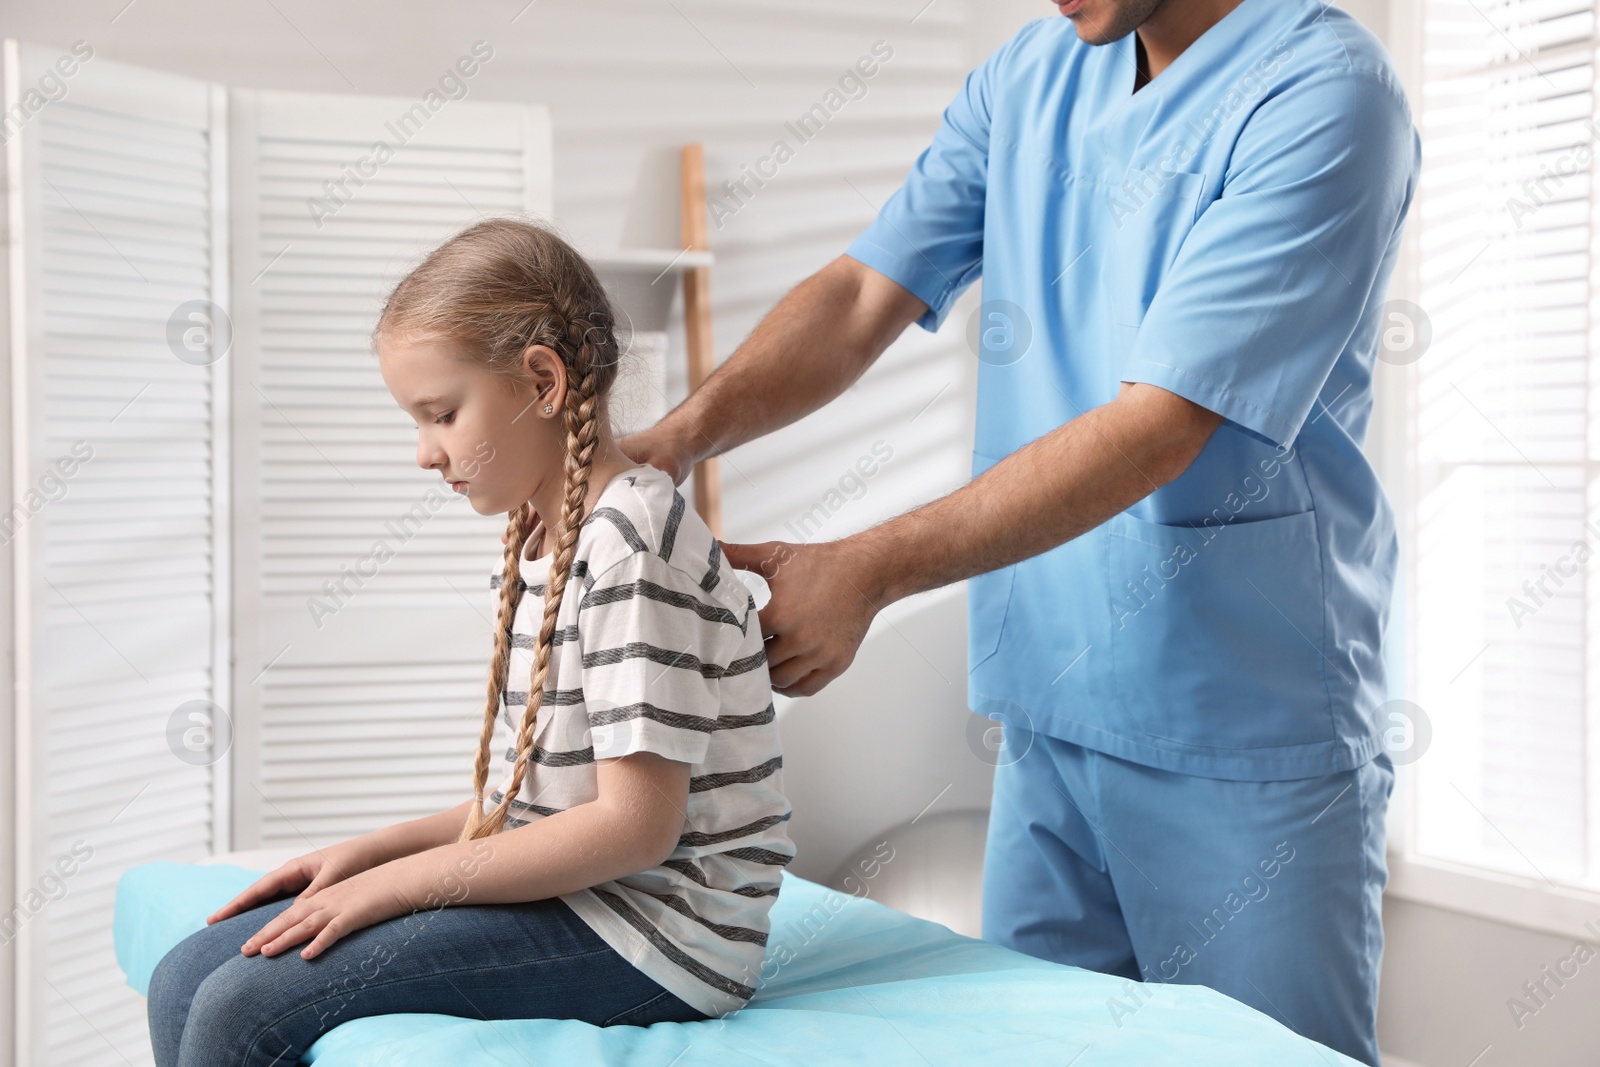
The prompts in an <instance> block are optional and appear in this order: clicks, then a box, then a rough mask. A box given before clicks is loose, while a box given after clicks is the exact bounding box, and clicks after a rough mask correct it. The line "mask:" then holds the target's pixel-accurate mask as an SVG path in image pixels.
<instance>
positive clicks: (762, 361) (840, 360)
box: [660, 256, 927, 461]
mask: <svg viewBox="0 0 1600 1067" xmlns="http://www.w3.org/2000/svg"><path fill="white" fill-rule="evenodd" d="M926 310H927V305H926V304H924V303H923V302H922V301H921V300H919V299H917V298H916V297H914V296H912V295H911V294H910V293H909V292H908V291H906V290H905V289H903V288H901V287H900V286H899V285H897V284H896V283H894V282H891V281H890V280H889V279H887V278H885V277H884V276H883V275H881V274H879V273H877V272H876V271H873V270H871V269H870V268H868V267H866V266H865V265H864V264H862V263H860V262H858V261H856V260H854V259H851V258H850V257H848V256H840V257H839V258H838V259H836V260H834V261H833V262H832V263H830V264H828V265H827V266H826V267H824V268H822V269H821V270H819V271H817V272H816V273H815V274H813V275H812V276H811V277H809V278H807V279H805V280H804V281H802V282H801V283H800V284H799V285H797V286H795V287H794V288H793V289H792V290H790V291H789V293H788V295H787V296H785V297H784V298H783V299H782V300H781V301H779V302H778V305H777V306H776V307H775V308H773V309H772V311H771V312H770V313H768V314H767V315H766V317H765V318H763V319H762V320H761V322H760V323H758V324H757V325H756V328H755V329H754V330H752V331H751V332H750V336H749V337H748V338H746V339H745V341H744V343H743V344H741V345H740V346H739V348H738V349H737V350H736V351H735V352H734V353H733V355H731V356H729V357H728V359H727V361H726V362H724V363H723V364H722V366H720V367H718V368H717V369H716V371H715V372H714V373H712V374H711V375H709V376H708V377H707V378H706V380H705V381H704V382H702V383H701V385H700V387H699V388H698V389H696V390H695V391H694V392H693V393H692V394H691V395H690V396H689V397H688V398H687V399H685V400H684V401H683V403H681V404H679V405H678V406H677V407H676V408H674V409H673V410H672V411H670V412H668V413H667V415H666V416H665V417H664V418H663V419H662V420H661V423H660V428H661V430H662V432H664V433H667V434H670V435H671V437H672V438H673V440H674V441H675V442H676V443H677V445H678V447H679V448H680V449H681V450H682V451H683V452H685V453H688V454H690V455H692V456H693V458H694V459H695V460H696V461H698V460H701V459H705V458H707V457H709V456H715V455H720V454H721V453H723V452H727V451H729V450H730V449H733V448H735V447H737V446H739V445H742V444H744V443H745V442H746V441H750V440H753V439H755V438H757V437H761V436H763V435H765V434H768V433H771V432H772V431H774V430H777V429H781V428H782V427H784V426H787V425H789V424H790V423H792V422H795V421H797V420H799V419H801V418H804V417H805V416H806V415H809V414H811V413H812V412H813V411H816V410H817V409H818V408H820V407H822V406H823V405H824V404H826V403H827V402H828V401H830V400H832V399H834V398H835V397H837V396H838V395H839V394H841V393H843V392H844V391H845V390H846V389H847V388H849V387H850V385H851V384H852V383H853V382H855V380H856V379H857V378H859V377H861V375H862V373H863V372H865V371H866V369H867V368H868V367H870V366H871V365H872V363H873V361H874V360H876V359H877V358H878V356H879V355H881V354H882V353H883V350H884V349H885V348H887V347H888V346H889V343H890V342H891V341H893V340H894V339H895V338H896V337H897V336H899V335H900V333H901V332H902V331H903V330H904V329H905V328H906V326H908V325H909V324H910V323H911V322H913V321H915V319H916V318H917V316H919V315H921V314H922V313H923V312H924V311H926Z"/></svg>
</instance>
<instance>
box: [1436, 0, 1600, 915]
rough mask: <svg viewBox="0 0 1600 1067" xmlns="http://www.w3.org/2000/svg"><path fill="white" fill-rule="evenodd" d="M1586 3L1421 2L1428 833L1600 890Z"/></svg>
mask: <svg viewBox="0 0 1600 1067" xmlns="http://www.w3.org/2000/svg"><path fill="white" fill-rule="evenodd" d="M1595 7H1596V5H1595V4H1594V3H1593V2H1590V0H1508V2H1502V3H1497V4H1481V3H1475V2H1473V0H1436V2H1432V3H1429V4H1427V5H1426V6H1425V8H1424V14H1423V36H1422V43H1423V56H1422V67H1421V102H1420V108H1419V113H1418V126H1419V129H1420V131H1421V134H1422V137H1423V143H1424V148H1423V174H1422V182H1421V187H1420V190H1419V196H1418V205H1417V208H1418V212H1417V214H1416V215H1414V216H1413V225H1415V226H1418V227H1419V231H1420V232H1419V235H1418V250H1419V254H1418V261H1417V262H1418V270H1419V289H1418V291H1419V294H1420V295H1419V299H1418V303H1419V305H1420V307H1421V308H1422V310H1423V312H1424V314H1425V315H1426V316H1427V317H1428V319H1429V322H1430V324H1431V327H1432V341H1431V344H1430V345H1429V347H1428V348H1427V349H1426V350H1425V351H1423V352H1421V353H1413V356H1412V357H1408V358H1415V364H1414V370H1413V371H1412V373H1413V374H1414V378H1413V379H1412V383H1411V384H1412V388H1411V390H1410V397H1411V400H1410V427H1411V431H1410V432H1411V441H1410V445H1411V448H1410V455H1411V461H1412V470H1411V472H1410V476H1411V484H1412V486H1413V490H1412V492H1411V494H1410V498H1409V501H1408V503H1409V505H1410V506H1409V512H1410V514H1409V515H1408V516H1407V519H1408V525H1409V529H1410V534H1411V537H1410V540H1411V546H1410V553H1409V557H1410V563H1409V567H1410V574H1409V578H1410V583H1411V588H1412V589H1413V590H1414V597H1413V599H1412V607H1411V615H1410V624H1411V630H1412V633H1413V635H1414V636H1413V648H1412V654H1413V657H1414V658H1413V665H1414V668H1415V680H1414V687H1413V692H1414V693H1415V695H1416V702H1417V704H1418V705H1419V706H1420V707H1421V708H1422V709H1423V713H1424V714H1425V715H1426V716H1427V718H1428V720H1429V721H1430V723H1431V724H1432V738H1431V740H1430V741H1429V744H1428V748H1427V749H1426V750H1425V751H1421V752H1418V753H1417V758H1416V759H1415V778H1414V783H1415V787H1416V794H1415V797H1416V823H1415V834H1416V837H1415V842H1414V847H1415V848H1416V850H1417V851H1418V852H1419V853H1421V854H1423V855H1427V856H1433V857H1438V858H1441V859H1447V860H1452V861H1458V862H1462V863H1467V864H1470V865H1474V866H1479V867H1488V868H1493V869H1497V870H1502V871H1507V872H1511V873H1515V874H1519V875H1523V876H1527V877H1530V878H1535V879H1539V880H1542V881H1549V882H1552V883H1567V884H1576V885H1586V886H1600V848H1597V843H1600V842H1597V833H1600V808H1597V799H1596V798H1597V796H1600V790H1597V788H1596V782H1597V772H1600V746H1597V739H1600V731H1597V730H1596V718H1595V715H1594V713H1593V711H1592V710H1591V709H1592V708H1593V707H1595V706H1596V702H1595V699H1594V698H1595V697H1596V696H1600V693H1596V692H1595V691H1594V690H1595V686H1596V680H1597V678H1600V674H1597V672H1596V671H1595V670H1594V669H1592V666H1591V665H1592V664H1593V663H1594V662H1595V659H1596V656H1597V654H1600V627H1597V626H1596V625H1595V621H1596V619H1595V612H1596V605H1597V604H1600V595H1597V594H1600V584H1597V576H1600V510H1597V508H1596V500H1597V496H1596V489H1595V486H1594V482H1595V476H1596V473H1597V471H1600V467H1597V465H1596V450H1597V445H1600V420H1597V419H1596V417H1595V414H1596V408H1597V405H1600V390H1597V389H1596V388H1595V382H1594V379H1595V373H1594V369H1593V367H1594V359H1595V355H1594V353H1595V351H1596V340H1597V338H1596V336H1595V321H1594V320H1595V313H1594V312H1595V300H1596V292H1595V286H1596V281H1597V275H1596V261H1595V251H1596V248H1595V237H1596V227H1595V221H1596V219H1595V214H1596V197H1595V185H1594V180H1593V173H1594V156H1595V154H1596V153H1597V151H1600V123H1597V117H1596V111H1595V59H1596V44H1597V42H1596V37H1595Z"/></svg>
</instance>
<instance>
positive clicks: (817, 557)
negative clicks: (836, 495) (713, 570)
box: [718, 538, 885, 697]
mask: <svg viewBox="0 0 1600 1067" xmlns="http://www.w3.org/2000/svg"><path fill="white" fill-rule="evenodd" d="M718 544H720V545H721V546H722V552H723V554H724V555H725V556H727V557H728V562H729V563H731V564H732V565H733V566H735V567H738V568H740V569H741V570H749V571H755V572H756V573H757V574H759V575H761V577H762V578H764V579H766V582H767V585H768V586H769V587H770V588H771V589H772V599H771V600H769V601H768V602H767V606H766V607H764V608H762V609H761V610H760V611H759V612H757V615H758V616H759V618H760V620H761V632H762V634H763V636H765V637H766V638H767V646H766V648H767V670H768V672H769V673H770V674H771V676H772V688H773V690H774V691H775V692H779V693H782V694H783V695H784V696H791V697H794V696H806V697H808V696H811V695H813V694H815V693H817V692H818V691H819V690H821V689H822V688H823V687H824V686H826V685H827V684H828V683H829V682H831V681H833V680H834V679H835V678H837V677H839V675H841V674H843V673H844V672H845V669H846V668H847V667H849V666H850V664H851V663H852V662H853V661H854V660H855V658H856V650H857V649H859V648H860V647H861V642H862V639H863V638H865V637H866V636H867V628H868V627H869V626H871V625H872V619H873V616H875V615H877V614H878V612H879V611H881V610H882V609H883V608H884V607H885V604H883V603H879V602H878V601H877V600H876V599H875V595H874V587H873V585H872V583H871V582H870V581H869V579H868V577H867V575H866V573H865V567H864V563H865V561H864V559H863V558H862V557H861V556H860V554H859V553H858V552H857V550H856V548H855V546H854V545H853V544H851V542H850V540H849V539H848V538H847V539H845V540H842V541H824V542H821V543H818V544H809V545H797V544H789V543H788V542H785V541H764V542H762V543H760V544H753V545H741V544H729V543H726V542H721V541H719V542H718Z"/></svg>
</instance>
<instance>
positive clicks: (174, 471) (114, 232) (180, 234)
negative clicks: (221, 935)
mask: <svg viewBox="0 0 1600 1067" xmlns="http://www.w3.org/2000/svg"><path fill="white" fill-rule="evenodd" d="M5 67H6V86H7V93H6V97H7V98H6V107H7V121H8V126H7V130H6V133H7V140H6V162H7V188H6V193H7V208H8V219H9V224H10V225H9V233H8V238H9V246H10V257H9V267H10V270H9V286H8V288H9V301H8V303H9V316H10V320H11V327H12V328H11V330H10V333H9V340H10V344H9V359H10V365H11V371H12V373H11V376H10V378H11V387H12V392H11V397H10V411H9V416H10V447H11V452H12V468H11V478H12V487H11V488H12V492H11V496H10V503H11V508H10V511H9V513H8V514H7V515H6V516H5V517H4V524H5V528H4V532H3V535H0V536H3V537H4V538H5V539H6V540H7V541H8V542H9V545H10V548H11V552H10V554H9V558H10V561H11V564H12V582H11V586H12V590H13V596H14V609H13V610H14V620H15V630H14V635H13V638H14V642H15V653H16V654H15V670H16V687H15V706H14V708H13V709H12V711H13V717H14V720H13V721H14V740H15V749H14V752H13V766H14V770H15V796H16V798H17V810H16V813H15V814H16V847H15V855H16V864H15V872H14V878H13V881H12V886H11V887H10V888H11V890H12V893H11V899H10V900H9V901H8V902H7V903H8V904H9V905H10V908H9V910H8V915H7V918H6V923H7V934H8V936H14V945H15V951H16V956H15V960H16V971H15V974H16V977H17V982H16V988H15V990H14V996H15V1001H14V1003H15V1013H16V1014H15V1024H16V1030H15V1039H14V1040H15V1043H14V1050H13V1052H14V1056H15V1058H16V1062H17V1063H19V1064H50V1065H66V1064H99V1063H121V1062H125V1061H129V1060H137V1059H140V1058H144V1057H147V1055H148V1034H147V1031H146V1024H145V1018H144V1009H143V1004H142V1002H141V1001H140V1000H139V998H138V997H137V996H135V995H134V994H133V993H132V991H130V990H129V989H128V988H127V987H126V986H125V985H124V984H123V982H122V977H121V974H120V972H119V971H118V969H117V966H116V962H115V959H114V957H113V954H112V944H111V933H110V922H111V914H112V907H111V905H112V894H113V891H114V886H115V880H116V878H117V876H118V874H119V873H120V872H121V871H122V870H123V869H125V868H126V867H127V866H128V865H129V864H131V863H137V862H142V861H144V860H149V859H157V858H161V859H193V858H197V857H200V856H203V855H206V854H207V853H209V852H210V851H211V850H212V848H213V846H214V844H215V842H214V839H213V835H214V829H213V827H214V818H213V812H214V807H213V805H214V802H215V800H216V792H215V791H216V790H217V789H218V788H219V787H220V786H221V785H222V784H223V782H224V779H223V778H222V777H221V773H220V770H219V769H220V768H221V767H224V766H225V764H220V763H218V762H217V761H216V759H215V755H217V754H218V753H214V752H213V750H212V748H211V745H210V741H211V735H210V732H209V730H210V723H209V721H208V719H207V709H208V708H209V707H210V706H211V705H212V704H215V703H221V702H224V701H225V700H226V695H225V694H226V691H227V675H226V671H227V659H228V657H227V644H226V642H227V619H226V615H227V610H228V605H227V601H226V595H225V589H224V588H223V587H222V585H221V583H220V582H219V576H220V575H222V574H223V573H225V569H226V555H227V542H226V534H227V529H226V514H225V509H226V503H227V486H226V473H227V472H226V463H225V455H226V444H225V442H226V437H227V422H226V420H227V406H226V398H227V372H228V365H227V362H226V361H225V360H222V361H218V360H215V359H214V358H213V353H212V352H211V351H210V337H211V335H210V329H209V327H210V323H209V321H208V319H207V311H208V309H209V308H211V307H212V306H213V305H214V304H215V303H217V302H221V301H222V300H223V299H224V298H223V297H222V295H221V294H223V293H224V292H225V290H226V274H225V270H226V263H225V257H224V256H222V255H220V254H219V250H220V249H221V248H223V234H222V221H223V219H222V209H223V207H224V203H223V201H222V200H221V199H220V198H219V196H218V190H219V189H220V188H221V186H220V183H219V182H218V174H219V167H220V165H221V159H220V156H219V154H218V149H219V145H220V138H219V134H220V132H221V130H220V123H221V121H222V117H223V108H222V100H221V97H220V94H219V93H218V92H217V91H216V90H215V88H214V87H212V86H210V85H208V84H206V83H204V82H198V81H194V80H191V79H187V78H179V77H173V76H169V75H165V74H158V73H154V72H150V71H142V70H135V69H132V68H129V67H125V66H121V65H118V64H115V63H112V62H110V61H109V60H105V59H101V58H97V57H95V56H94V55H93V53H92V50H89V49H88V48H86V47H82V48H75V49H73V50H72V51H70V52H65V53H63V52H60V51H57V50H52V49H44V48H39V47H34V46H29V45H25V44H24V45H19V44H18V43H17V42H15V41H8V42H6V47H5ZM46 99H48V100H49V101H50V102H49V103H48V104H45V103H44V101H45V100H46ZM194 315H198V316H199V317H194ZM191 713H194V714H195V715H198V716H199V717H198V718H196V717H192V715H191ZM7 777H8V778H9V777H10V776H9V775H8V776H7ZM9 787H10V784H9V782H8V788H9ZM9 1037H10V1035H8V1038H9Z"/></svg>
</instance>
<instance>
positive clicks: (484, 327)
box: [373, 217, 620, 841]
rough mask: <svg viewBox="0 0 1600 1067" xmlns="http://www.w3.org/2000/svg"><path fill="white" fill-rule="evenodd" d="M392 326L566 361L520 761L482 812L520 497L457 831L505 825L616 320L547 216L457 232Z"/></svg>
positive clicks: (417, 278) (388, 309)
mask: <svg viewBox="0 0 1600 1067" xmlns="http://www.w3.org/2000/svg"><path fill="white" fill-rule="evenodd" d="M380 334H387V335H390V336H406V337H424V338H448V339H450V340H453V341H455V342H457V343H459V344H460V345H461V347H462V348H463V349H464V350H465V351H466V352H467V353H470V354H471V355H473V356H475V357H476V358H478V359H481V360H482V361H483V362H484V364H485V365H486V367H487V369H488V370H489V371H490V373H493V374H496V375H500V376H503V377H505V378H506V379H507V380H508V382H511V381H515V380H517V379H519V378H520V376H521V374H522V368H523V354H524V352H525V351H526V350H527V348H528V346H530V345H546V346H548V347H549V348H551V349H552V350H554V351H555V352H556V353H557V354H558V355H559V356H560V357H561V360H562V362H563V364H564V365H565V367H566V375H567V391H566V403H565V412H564V414H565V419H566V427H567V448H566V464H565V475H566V477H565V489H564V491H563V498H562V506H561V526H560V531H561V532H560V535H559V538H558V540H557V542H556V546H555V557H554V559H552V560H551V563H550V573H549V577H548V579H547V581H546V583H545V591H544V617H543V619H542V621H541V622H540V625H539V633H538V640H537V642H536V644H535V646H534V654H533V672H532V677H531V679H530V680H529V683H528V703H527V707H526V709H525V710H524V711H523V713H522V722H521V724H520V726H519V727H518V729H517V742H516V761H515V763H514V765H513V768H512V773H511V782H510V784H509V786H508V787H507V789H506V791H505V795H504V796H503V797H502V798H501V799H500V803H499V805H498V806H497V807H496V808H495V809H494V810H493V811H492V812H491V813H489V814H488V815H485V814H484V813H483V797H484V786H485V784H486V783H487V781H488V777H489V763H490V746H491V744H492V743H493V740H494V724H495V720H496V719H497V718H499V714H500V701H501V694H502V693H503V692H504V691H505V686H506V676H507V674H508V673H509V671H510V663H511V625H512V621H513V620H514V619H515V618H516V612H517V605H518V604H519V603H520V602H521V600H522V592H523V589H524V584H523V582H522V579H521V560H522V552H523V548H524V544H525V542H526V541H527V540H528V538H529V536H530V535H531V534H532V533H533V530H534V527H535V515H534V510H533V505H532V504H531V503H529V502H526V501H525V502H523V503H522V504H521V505H520V506H519V507H517V508H516V509H515V510H514V511H512V512H511V513H510V515H509V520H508V527H507V530H506V547H505V565H504V571H503V577H502V581H501V585H500V611H499V617H498V618H497V619H496V625H495V642H494V657H493V659H492V660H491V661H490V665H489V677H488V683H487V692H486V699H485V703H484V710H483V728H482V731H481V732H480V734H479V737H478V753H477V758H476V760H475V761H474V763H473V768H472V773H473V785H472V791H473V797H474V798H475V800H476V803H475V804H473V805H472V807H471V809H470V810H469V811H468V813H467V819H466V822H465V824H464V825H463V826H462V830H461V835H460V837H459V838H458V840H461V841H471V840H474V839H476V838H480V837H488V836H490V835H492V834H497V833H499V832H500V831H501V830H502V829H503V828H504V826H505V820H506V816H507V814H508V813H509V812H510V810H511V802H512V800H513V799H515V798H516V796H517V795H518V794H519V793H520V792H521V790H522V783H523V780H524V779H525V778H526V777H527V771H528V763H529V761H530V760H531V759H532V758H533V737H534V734H535V732H536V729H535V727H536V722H537V719H538V714H539V709H540V708H541V707H542V706H543V704H544V683H545V679H546V677H547V676H548V675H549V672H550V646H551V643H552V640H553V637H554V634H555V630H556V618H557V616H558V614H559V613H560V610H561V601H562V597H563V594H564V593H565V592H566V588H567V581H568V579H569V578H570V577H571V569H572V559H573V556H574V555H575V554H576V552H577V543H578V531H579V528H580V527H581V526H582V524H583V520H584V505H585V501H586V499H587V496H588V491H589V472H590V469H591V465H592V464H591V461H592V458H593V455H594V450H595V447H596V445H597V443H598V442H599V439H600V426H599V422H600V411H601V408H602V404H603V402H604V400H605V397H606V396H607V395H608V394H609V392H610V390H611V387H612V384H613V383H614V382H615V381H616V377H617V363H618V358H619V355H620V351H619V348H618V343H617V337H616V329H615V318H614V316H613V314H612V308H611V304H610V301H609V300H608V299H607V297H606V293H605V289H604V288H603V287H602V286H601V284H600V279H599V277H598V276H597V275H596V274H595V272H594V269H593V268H592V267H590V266H589V264H588V263H587V262H585V261H584V259H583V257H582V256H580V255H579V254H578V253H577V251H576V250H574V249H573V248H572V246H571V245H570V244H568V243H567V242H566V241H565V240H563V239H562V238H561V237H560V236H558V235H557V234H556V233H555V232H554V231H552V230H551V229H549V228H548V227H546V226H545V225H543V224H540V223H537V222H533V221H528V220H524V219H519V218H505V217H501V218H490V219H484V220H482V221H480V222H477V223H474V224H473V225H471V226H469V227H467V228H466V229H464V230H462V231H461V232H460V233H457V234H456V235H455V236H453V237H451V238H450V239H449V240H447V241H445V243H444V244H442V245H440V246H439V247H438V248H436V249H434V250H433V251H432V252H431V253H429V255H428V256H427V258H426V259H424V260H423V261H422V262H421V263H420V264H419V265H418V266H417V267H416V268H415V269H414V270H412V271H411V272H410V273H409V274H407V275H406V277H405V278H404V279H402V280H401V281H400V283H399V284H398V285H396V286H395V288H394V290H393V291H392V292H391V293H390V294H389V298H388V299H387V300H386V301H385V303H384V306H383V310H382V312H381V313H380V314H379V316H378V322H377V325H376V326H375V327H374V328H373V338H374V339H376V338H377V337H378V336H379V335H380Z"/></svg>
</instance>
